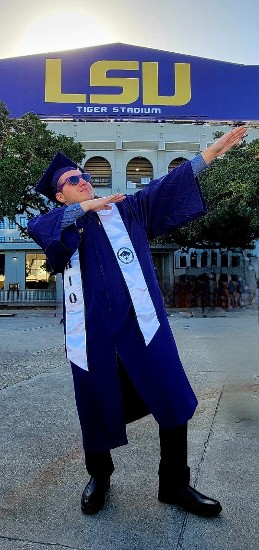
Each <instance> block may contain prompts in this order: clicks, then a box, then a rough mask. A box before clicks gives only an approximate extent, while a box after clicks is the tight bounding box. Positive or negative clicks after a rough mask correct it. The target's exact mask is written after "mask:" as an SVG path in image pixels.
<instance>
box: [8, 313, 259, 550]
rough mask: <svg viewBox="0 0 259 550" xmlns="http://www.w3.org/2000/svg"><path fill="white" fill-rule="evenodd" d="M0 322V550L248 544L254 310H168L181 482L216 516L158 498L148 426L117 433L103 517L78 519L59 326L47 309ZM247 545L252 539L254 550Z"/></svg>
mask: <svg viewBox="0 0 259 550" xmlns="http://www.w3.org/2000/svg"><path fill="white" fill-rule="evenodd" d="M16 313H17V314H16V316H15V317H10V318H4V317H3V318H0V334H1V340H0V363H1V388H2V390H1V415H2V416H1V449H0V450H1V452H0V464H1V485H2V491H1V519H0V525H1V529H0V533H1V536H0V548H1V550H2V549H3V550H53V549H56V550H63V549H65V548H68V549H72V550H133V549H137V550H180V549H182V550H196V549H197V550H214V549H217V550H225V549H226V550H229V549H231V550H232V549H233V550H250V549H251V550H252V549H254V548H256V546H257V544H258V534H259V533H258V530H257V524H258V486H257V484H258V477H259V460H258V446H259V445H258V417H259V407H258V395H257V394H256V389H257V388H258V370H259V369H258V365H259V337H258V336H259V326H258V313H257V312H255V311H252V310H251V311H249V310H248V311H240V312H229V313H228V312H227V313H226V314H225V316H214V315H209V314H208V316H207V317H199V316H194V317H190V316H189V315H188V312H186V315H183V314H182V315H181V314H180V313H179V312H174V313H172V316H170V317H169V322H170V324H171V326H172V330H173V332H174V335H175V338H176V341H177V344H178V348H179V352H180V355H181V358H182V361H183V363H184V365H185V368H186V371H187V373H188V376H189V378H190V381H191V383H192V385H193V388H194V390H195V392H196V394H197V396H198V398H199V407H198V409H197V412H196V414H195V416H194V418H193V419H192V421H191V422H190V426H189V455H190V459H189V463H190V466H191V471H192V483H193V484H194V485H195V486H196V487H197V488H198V489H199V490H200V491H202V492H205V493H206V492H207V493H208V494H209V495H210V496H212V497H215V498H219V499H220V501H221V503H222V506H223V512H222V514H221V515H220V516H219V517H218V518H216V519H203V518H199V517H195V516H191V515H190V514H187V513H185V512H183V511H181V510H179V509H177V508H176V507H170V506H167V505H164V504H162V503H159V502H158V501H157V466H158V458H159V448H158V433H157V431H158V430H157V425H156V423H155V421H154V420H153V419H152V417H146V418H144V419H142V420H140V421H138V422H135V423H133V424H132V425H130V426H129V427H128V436H129V445H127V446H126V447H122V448H120V449H116V450H115V451H114V452H113V457H114V462H115V466H116V470H115V473H114V475H113V478H112V487H111V492H110V496H109V500H108V503H107V506H106V508H105V510H103V511H102V512H100V513H99V514H98V515H96V516H91V517H89V516H84V515H83V514H82V513H81V511H80V497H81V492H82V490H83V488H84V486H85V483H86V481H87V476H86V473H85V469H84V463H83V453H82V449H81V434H80V429H79V423H78V419H77V413H76V408H75V403H74V397H73V386H72V379H71V373H70V366H69V364H68V363H67V361H66V359H65V357H64V350H63V327H62V325H61V324H60V314H57V315H56V316H54V311H52V310H49V311H47V310H46V311H37V310H30V311H27V312H26V311H16ZM256 540H257V542H256Z"/></svg>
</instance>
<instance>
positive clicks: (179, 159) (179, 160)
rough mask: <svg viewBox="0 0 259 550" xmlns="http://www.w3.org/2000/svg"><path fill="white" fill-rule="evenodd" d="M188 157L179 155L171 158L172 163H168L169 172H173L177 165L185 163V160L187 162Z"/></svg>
mask: <svg viewBox="0 0 259 550" xmlns="http://www.w3.org/2000/svg"><path fill="white" fill-rule="evenodd" d="M187 160H188V159H185V158H184V157H177V158H176V159H173V160H171V162H170V164H169V165H168V172H171V170H173V169H174V168H176V166H179V165H180V164H183V162H186V161H187Z"/></svg>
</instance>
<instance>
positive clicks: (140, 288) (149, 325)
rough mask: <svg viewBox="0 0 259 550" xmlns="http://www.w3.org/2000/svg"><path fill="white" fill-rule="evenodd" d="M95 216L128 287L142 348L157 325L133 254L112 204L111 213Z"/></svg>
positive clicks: (124, 228) (100, 213)
mask: <svg viewBox="0 0 259 550" xmlns="http://www.w3.org/2000/svg"><path fill="white" fill-rule="evenodd" d="M98 216H99V218H100V220H101V222H102V225H103V228H104V230H105V232H106V235H107V237H108V239H109V241H110V243H111V246H112V249H113V252H114V254H115V257H116V260H117V262H118V265H119V267H120V270H121V272H122V275H123V277H124V280H125V283H126V285H127V287H128V290H129V293H130V297H131V300H132V304H133V307H134V310H135V313H136V317H137V321H138V325H139V328H140V330H141V332H142V334H143V337H144V340H145V344H146V345H148V344H149V343H150V342H151V340H152V338H153V336H154V335H155V333H156V331H157V330H158V328H159V326H160V323H159V320H158V318H157V314H156V310H155V307H154V304H153V302H152V299H151V296H150V294H149V290H148V287H147V284H146V281H145V278H144V275H143V272H142V269H141V266H140V263H139V260H138V257H137V254H136V252H135V250H134V247H133V244H132V242H131V240H130V237H129V234H128V232H127V229H126V227H125V225H124V223H123V220H122V218H121V216H120V213H119V211H118V208H117V206H116V205H115V204H113V205H112V210H101V211H100V212H98Z"/></svg>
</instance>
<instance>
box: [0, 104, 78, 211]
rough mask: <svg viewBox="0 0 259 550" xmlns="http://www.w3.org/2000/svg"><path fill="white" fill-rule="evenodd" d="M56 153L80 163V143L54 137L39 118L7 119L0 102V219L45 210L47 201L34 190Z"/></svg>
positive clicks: (30, 114)
mask: <svg viewBox="0 0 259 550" xmlns="http://www.w3.org/2000/svg"><path fill="white" fill-rule="evenodd" d="M57 151H62V152H63V153H64V154H65V155H67V156H68V157H70V158H71V159H72V160H74V161H75V162H77V163H81V161H82V160H83V157H84V150H83V147H82V145H81V144H80V143H76V142H75V141H74V140H73V138H70V137H67V136H64V135H62V134H59V135H57V134H55V133H54V132H52V131H51V130H49V129H48V128H47V125H46V124H45V123H44V122H42V121H41V120H40V119H39V117H37V116H36V115H35V114H33V113H26V114H25V115H23V116H22V117H21V118H20V119H12V118H9V111H8V109H7V108H6V106H5V105H4V103H2V102H1V101H0V219H1V218H2V217H3V216H8V218H9V219H10V220H14V219H15V216H16V214H23V213H26V214H27V215H28V217H29V218H30V217H33V212H34V211H35V210H39V211H41V212H45V211H46V210H47V204H46V200H45V199H43V197H41V196H40V195H38V194H37V193H35V191H34V186H35V184H36V182H37V181H38V180H39V179H40V177H41V175H42V173H43V172H44V170H45V169H46V168H47V166H48V164H49V162H50V161H51V159H52V158H53V156H54V155H55V153H56V152H57Z"/></svg>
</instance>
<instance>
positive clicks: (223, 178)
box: [160, 135, 259, 249]
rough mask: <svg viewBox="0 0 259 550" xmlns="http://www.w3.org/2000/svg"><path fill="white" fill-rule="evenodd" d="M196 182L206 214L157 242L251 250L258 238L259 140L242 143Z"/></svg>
mask: <svg viewBox="0 0 259 550" xmlns="http://www.w3.org/2000/svg"><path fill="white" fill-rule="evenodd" d="M215 137H219V136H218V135H217V136H215ZM199 181H200V184H201V188H202V193H203V196H204V198H205V202H206V204H207V206H208V214H206V215H205V216H203V217H202V218H200V219H198V220H196V221H195V222H191V223H190V224H188V225H187V226H186V227H183V228H182V229H180V230H178V231H176V232H174V233H173V234H171V235H169V236H168V235H167V236H163V237H162V239H160V242H164V243H165V242H172V241H174V242H177V243H178V244H179V245H180V246H183V247H195V248H196V247H202V248H214V247H222V248H227V249H237V248H241V249H244V248H253V241H254V240H255V239H258V238H259V139H255V140H254V141H252V142H251V143H249V144H247V143H246V142H245V141H243V142H242V143H241V144H239V145H237V146H235V147H234V148H233V149H231V150H230V151H229V152H228V153H226V155H224V156H223V157H222V158H218V159H216V160H215V161H214V162H213V163H212V164H211V166H210V168H209V169H208V170H206V171H204V172H203V173H202V174H201V175H200V177H199Z"/></svg>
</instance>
